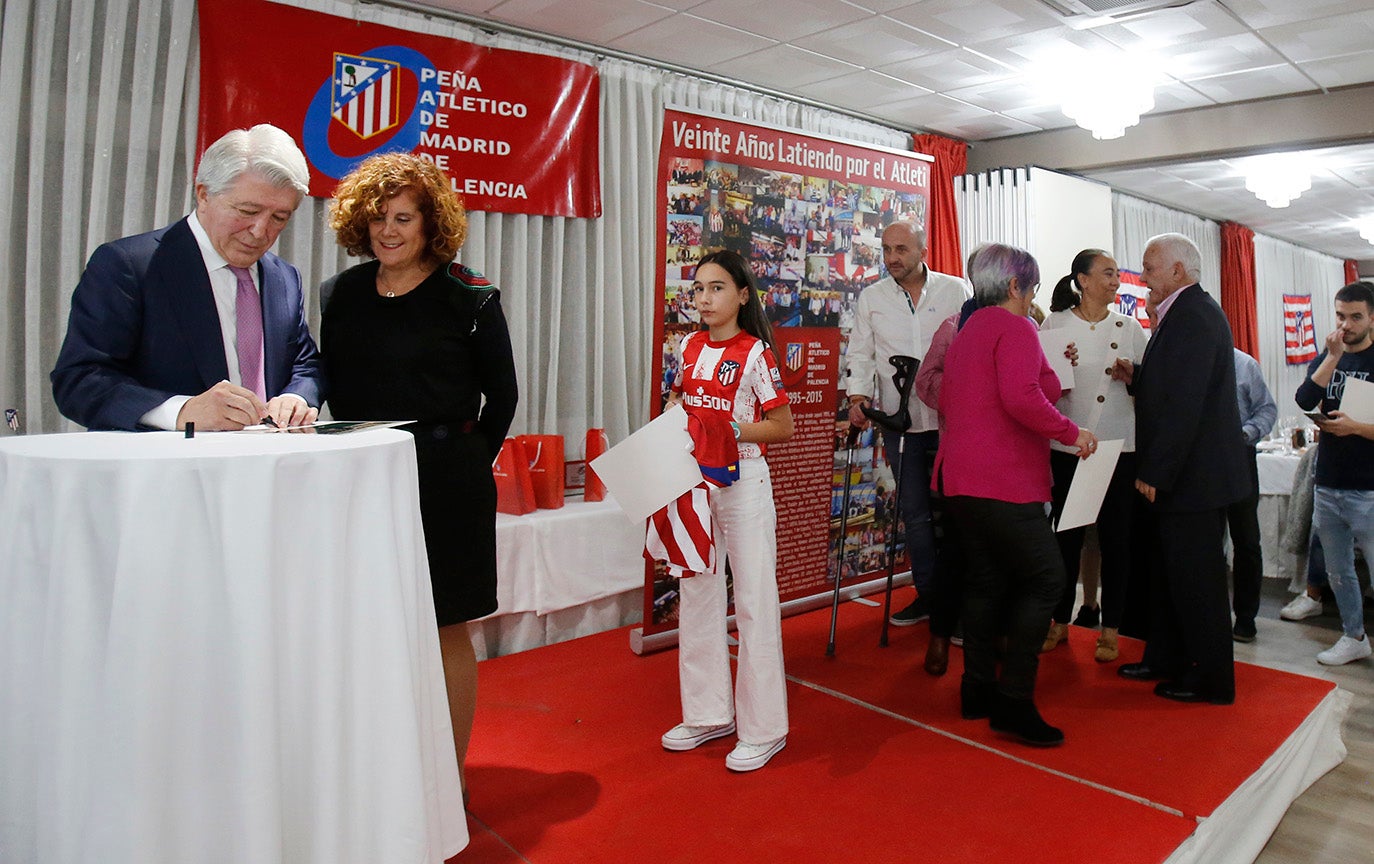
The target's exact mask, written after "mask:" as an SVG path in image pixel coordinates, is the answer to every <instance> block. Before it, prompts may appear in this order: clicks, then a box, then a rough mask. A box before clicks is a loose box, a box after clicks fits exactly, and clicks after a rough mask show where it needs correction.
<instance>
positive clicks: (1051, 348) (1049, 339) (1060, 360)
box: [1040, 328, 1073, 390]
mask: <svg viewBox="0 0 1374 864" xmlns="http://www.w3.org/2000/svg"><path fill="white" fill-rule="evenodd" d="M1072 341H1073V333H1072V332H1071V331H1070V330H1068V329H1063V328H1061V329H1057V330H1041V331H1040V347H1041V348H1043V349H1044V350H1045V359H1046V360H1048V361H1050V368H1051V369H1053V370H1054V374H1056V375H1058V376H1059V388H1060V389H1061V390H1072V389H1073V363H1072V362H1070V361H1069V358H1067V357H1065V356H1064V352H1065V351H1066V350H1067V349H1068V347H1069V343H1070V342H1072Z"/></svg>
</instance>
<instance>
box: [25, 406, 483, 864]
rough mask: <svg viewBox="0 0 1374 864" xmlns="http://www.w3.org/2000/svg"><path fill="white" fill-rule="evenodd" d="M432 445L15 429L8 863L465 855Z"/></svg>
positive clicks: (350, 861)
mask: <svg viewBox="0 0 1374 864" xmlns="http://www.w3.org/2000/svg"><path fill="white" fill-rule="evenodd" d="M415 464H416V463H415V449H414V444H413V441H412V440H411V437H410V436H409V435H408V434H406V433H403V432H399V431H396V430H393V429H378V430H370V431H365V432H355V433H351V434H345V435H312V434H285V433H267V434H253V433H234V434H229V433H219V434H215V433H210V434H201V435H198V436H196V437H195V438H185V437H184V436H182V435H181V434H180V433H158V432H146V433H116V432H104V433H78V434H71V435H40V436H30V437H13V438H8V439H3V440H0V551H2V553H3V569H0V861H4V862H7V864H8V862H15V864H18V862H24V864H68V862H71V864H75V862H93V861H99V862H101V864H186V862H192V861H224V862H252V864H316V862H318V864H354V862H356V864H381V862H386V864H410V862H415V864H421V862H439V861H443V860H444V859H445V858H447V857H450V856H452V855H455V854H457V852H458V851H459V850H461V849H462V848H463V847H464V846H465V845H466V843H467V839H468V838H467V826H466V819H465V815H464V812H463V807H462V793H461V788H460V785H459V780H458V772H457V762H456V759H455V756H454V749H453V738H452V730H451V728H450V725H449V716H448V704H447V699H446V697H445V691H444V680H443V670H442V665H441V659H440V654H439V642H438V633H437V629H436V627H435V618H434V608H433V601H432V598H431V592H430V584H429V567H428V564H427V561H426V558H425V548H424V537H423V532H422V530H421V527H420V517H419V498H418V492H417V486H416V467H415Z"/></svg>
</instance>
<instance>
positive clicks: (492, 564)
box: [403, 424, 496, 627]
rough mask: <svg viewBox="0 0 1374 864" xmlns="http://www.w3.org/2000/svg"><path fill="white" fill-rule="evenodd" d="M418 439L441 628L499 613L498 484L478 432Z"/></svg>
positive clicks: (444, 429) (434, 433) (427, 429)
mask: <svg viewBox="0 0 1374 864" xmlns="http://www.w3.org/2000/svg"><path fill="white" fill-rule="evenodd" d="M403 428H406V429H407V430H408V431H410V432H411V433H412V434H414V436H415V455H416V460H417V462H418V465H419V475H420V520H421V522H422V523H423V525H424V530H425V548H426V549H427V550H428V553H429V579H430V584H431V585H432V586H433V589H434V617H435V618H436V620H437V621H438V623H439V626H440V627H446V626H448V625H450V624H457V623H459V622H462V621H471V620H473V619H475V618H481V617H482V616H484V615H490V614H491V613H493V612H495V611H496V480H495V479H494V478H493V477H492V473H491V463H492V457H491V455H490V453H488V451H487V445H486V441H485V440H484V439H483V438H482V436H481V435H480V434H478V433H477V432H461V431H458V430H457V429H456V428H454V427H451V426H445V425H436V424H416V425H415V426H413V427H403Z"/></svg>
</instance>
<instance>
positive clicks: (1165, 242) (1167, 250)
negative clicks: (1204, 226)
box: [1145, 233, 1202, 282]
mask: <svg viewBox="0 0 1374 864" xmlns="http://www.w3.org/2000/svg"><path fill="white" fill-rule="evenodd" d="M1151 246H1154V247H1156V248H1157V249H1159V251H1160V252H1161V253H1162V254H1163V255H1164V259H1165V260H1164V264H1165V266H1166V267H1167V266H1169V265H1171V264H1173V263H1174V262H1175V261H1177V262H1178V263H1179V264H1182V265H1183V273H1184V275H1186V276H1187V277H1188V278H1189V279H1191V280H1192V281H1194V282H1199V281H1201V280H1202V253H1201V252H1199V251H1198V248H1197V244H1196V243H1194V242H1193V241H1192V240H1189V239H1188V238H1187V237H1185V236H1183V235H1182V234H1174V233H1169V234H1156V235H1155V236H1153V237H1151V238H1150V239H1149V241H1148V242H1146V244H1145V248H1146V249H1149V248H1150V247H1151Z"/></svg>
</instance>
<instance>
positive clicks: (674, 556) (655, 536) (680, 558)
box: [644, 481, 716, 579]
mask: <svg viewBox="0 0 1374 864" xmlns="http://www.w3.org/2000/svg"><path fill="white" fill-rule="evenodd" d="M644 557H645V558H648V559H650V560H653V561H662V562H664V563H665V564H667V565H668V573H669V575H671V576H672V577H673V578H675V579H681V578H682V577H684V576H691V575H692V574H694V573H713V572H715V569H716V544H715V542H714V541H713V540H712V539H711V493H710V491H709V489H708V487H707V485H706V482H705V481H702V482H701V483H698V484H697V485H696V486H693V487H692V488H691V489H688V490H687V491H686V492H684V493H683V494H682V495H681V496H679V497H678V499H677V500H676V501H674V502H673V503H671V504H669V505H668V506H667V507H664V508H663V509H662V510H659V511H657V512H655V513H654V515H652V516H650V517H649V531H648V535H647V536H646V537H645V539H644Z"/></svg>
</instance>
